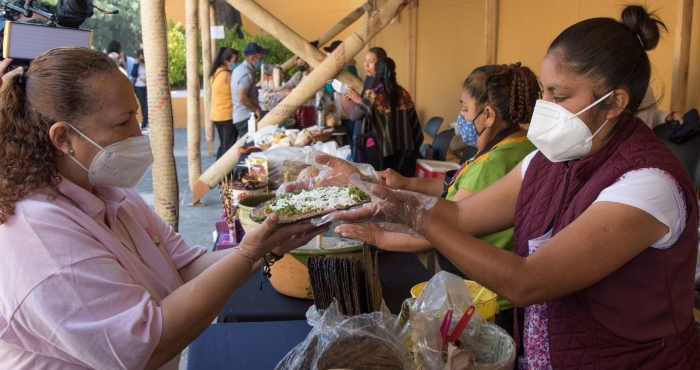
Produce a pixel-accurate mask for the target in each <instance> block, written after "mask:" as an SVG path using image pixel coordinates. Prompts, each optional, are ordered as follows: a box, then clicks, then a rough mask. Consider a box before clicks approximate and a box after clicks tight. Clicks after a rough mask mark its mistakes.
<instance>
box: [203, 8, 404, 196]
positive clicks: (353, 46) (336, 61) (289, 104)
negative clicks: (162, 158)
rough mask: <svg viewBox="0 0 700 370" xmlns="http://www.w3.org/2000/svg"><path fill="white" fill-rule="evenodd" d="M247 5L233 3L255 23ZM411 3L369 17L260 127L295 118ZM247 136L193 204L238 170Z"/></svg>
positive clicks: (206, 177) (208, 176)
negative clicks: (311, 97)
mask: <svg viewBox="0 0 700 370" xmlns="http://www.w3.org/2000/svg"><path fill="white" fill-rule="evenodd" d="M245 1H249V0H238V1H232V0H229V2H230V3H235V5H236V8H237V9H238V10H239V11H241V12H242V13H244V14H245V15H246V16H247V17H248V18H250V19H251V20H252V19H253V18H252V17H251V14H248V13H247V12H246V10H243V9H242V8H241V7H239V5H240V3H242V2H245ZM251 2H252V1H251ZM409 2H410V0H389V1H387V2H386V3H385V4H384V6H383V7H381V8H380V9H378V10H377V11H376V12H374V14H372V16H371V17H368V18H367V21H366V22H365V23H364V24H363V25H361V26H360V27H359V28H358V29H357V31H356V32H355V33H353V34H352V35H350V36H348V37H347V38H346V39H345V40H344V41H343V43H342V44H341V45H340V46H338V48H337V49H335V50H334V51H333V53H331V55H330V57H328V58H326V59H325V60H324V61H323V62H322V63H320V64H319V65H318V66H317V67H316V68H315V69H314V71H313V72H312V73H311V74H309V75H308V76H307V77H306V78H305V79H304V80H303V81H302V82H301V83H300V84H299V85H298V86H297V87H296V88H295V89H294V90H292V92H291V93H290V94H289V95H288V96H287V97H286V98H285V99H284V100H283V101H282V102H281V103H280V104H278V105H277V106H276V107H275V108H274V109H273V110H272V111H271V112H270V113H268V114H267V115H266V116H265V117H263V119H262V120H261V121H260V122H259V123H258V127H259V128H263V127H265V126H270V125H277V124H279V123H281V122H282V121H284V119H285V118H286V117H289V116H290V115H291V114H293V113H294V111H296V110H297V109H298V108H299V107H300V106H301V105H302V104H303V103H304V102H305V101H306V100H307V99H308V98H309V97H310V96H312V95H313V93H315V92H316V91H317V90H318V89H320V88H321V87H322V86H323V85H324V84H325V83H326V81H327V80H328V79H329V78H331V77H332V76H333V75H334V74H335V73H337V71H338V70H340V69H341V68H342V67H343V66H344V65H345V64H346V62H347V60H348V59H350V58H352V56H354V55H355V54H357V53H358V52H359V51H360V50H362V48H363V47H364V46H365V45H366V44H367V42H369V40H371V39H372V38H373V37H374V36H376V35H377V33H379V31H381V30H382V29H383V28H384V27H386V25H387V24H389V22H390V21H391V19H392V18H394V17H395V16H396V15H397V14H398V13H399V12H400V11H401V10H402V9H403V8H404V7H405V6H406V5H408V3H409ZM232 5H234V4H232ZM267 31H268V32H270V33H271V34H273V35H275V33H273V32H271V31H270V30H267ZM286 36H288V35H285V39H286ZM280 41H282V42H283V43H284V42H285V41H287V40H284V39H281V40H280ZM304 45H306V46H304V47H308V48H311V49H314V50H316V49H315V48H313V47H312V46H311V45H309V44H308V43H306V42H304ZM285 46H286V45H285ZM316 51H318V50H316ZM247 136H248V135H244V136H243V137H242V138H240V139H239V140H238V142H236V144H235V145H234V146H233V148H231V149H229V150H228V151H227V152H226V153H225V154H224V155H223V156H222V157H221V158H220V159H219V160H218V161H216V162H215V163H214V164H213V165H212V166H211V167H209V168H208V169H207V170H206V171H205V172H204V173H203V174H202V176H200V178H199V181H198V182H197V184H195V186H194V188H193V189H192V197H193V201H197V200H199V199H200V198H201V197H202V196H204V194H206V193H207V192H208V191H209V190H210V189H211V188H213V187H215V186H216V185H217V184H218V183H219V181H221V179H223V178H224V177H225V176H226V174H227V173H229V172H230V171H231V170H232V169H233V168H234V167H235V166H236V164H237V163H238V148H239V147H240V146H241V145H242V144H243V143H244V142H245V139H246V138H247Z"/></svg>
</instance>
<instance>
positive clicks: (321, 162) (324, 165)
mask: <svg viewBox="0 0 700 370" xmlns="http://www.w3.org/2000/svg"><path fill="white" fill-rule="evenodd" d="M314 162H315V163H314V164H316V165H317V166H318V167H320V170H321V172H320V173H319V174H318V176H316V177H315V178H313V179H302V180H297V181H292V182H289V183H286V184H284V185H282V186H280V188H279V189H277V195H278V196H279V195H282V194H287V193H291V192H292V191H294V190H296V189H314V188H317V187H324V186H347V185H353V184H352V183H351V181H350V177H351V176H353V175H355V176H358V178H360V176H362V178H363V179H364V180H367V181H371V182H376V183H379V182H380V179H379V176H378V175H377V172H376V171H374V169H373V168H372V166H370V165H368V164H365V163H352V162H348V161H346V160H343V159H340V158H337V157H333V156H330V155H327V154H317V155H315V156H314Z"/></svg>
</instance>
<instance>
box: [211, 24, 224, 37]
mask: <svg viewBox="0 0 700 370" xmlns="http://www.w3.org/2000/svg"><path fill="white" fill-rule="evenodd" d="M209 28H210V29H211V30H210V32H211V38H212V39H214V40H219V39H223V38H224V37H225V36H224V26H211V27H209Z"/></svg>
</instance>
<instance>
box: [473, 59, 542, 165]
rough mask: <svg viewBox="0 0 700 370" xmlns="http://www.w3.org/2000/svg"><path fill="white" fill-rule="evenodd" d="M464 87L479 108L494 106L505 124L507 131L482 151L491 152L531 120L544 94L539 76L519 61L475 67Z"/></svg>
mask: <svg viewBox="0 0 700 370" xmlns="http://www.w3.org/2000/svg"><path fill="white" fill-rule="evenodd" d="M464 90H466V91H467V92H468V93H469V95H471V96H472V97H473V98H474V100H475V101H476V105H477V106H478V107H484V106H486V105H489V106H491V107H493V109H494V110H496V111H497V112H498V113H499V114H500V115H501V117H502V118H503V122H505V124H506V128H505V130H504V131H503V132H502V133H501V134H499V135H497V136H496V137H494V138H493V139H492V140H491V142H489V143H487V144H486V146H485V147H484V149H483V150H481V151H480V153H485V152H488V151H489V150H490V148H492V147H493V146H494V145H495V144H497V143H498V142H499V141H501V140H503V138H505V137H506V136H507V135H508V134H510V133H513V132H516V131H517V130H519V129H520V124H521V123H529V122H530V119H532V112H533V110H534V109H535V103H537V99H539V98H540V97H541V96H542V91H541V89H540V82H539V80H538V79H537V76H535V74H534V73H533V72H532V70H530V68H528V67H524V66H522V65H520V63H519V62H518V63H515V64H510V65H505V64H502V65H487V66H483V67H479V68H476V69H475V70H473V71H472V73H471V74H470V75H469V77H467V79H466V80H465V81H464Z"/></svg>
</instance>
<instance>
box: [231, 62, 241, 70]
mask: <svg viewBox="0 0 700 370" xmlns="http://www.w3.org/2000/svg"><path fill="white" fill-rule="evenodd" d="M239 64H240V63H238V62H236V63H233V64H231V68H229V70H230V71H231V72H233V70H234V69H236V67H238V65H239Z"/></svg>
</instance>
